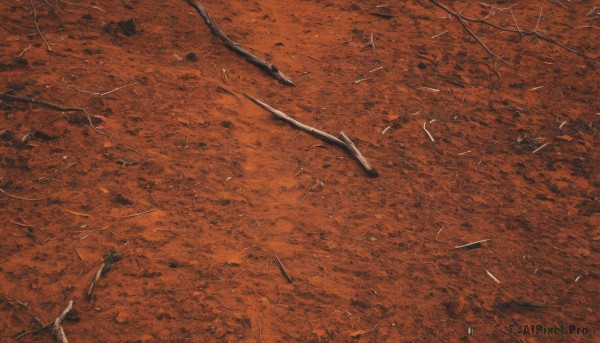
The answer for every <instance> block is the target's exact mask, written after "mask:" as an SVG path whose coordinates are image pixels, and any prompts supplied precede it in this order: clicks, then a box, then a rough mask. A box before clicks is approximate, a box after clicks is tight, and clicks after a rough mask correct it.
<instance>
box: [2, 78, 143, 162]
mask: <svg viewBox="0 0 600 343" xmlns="http://www.w3.org/2000/svg"><path fill="white" fill-rule="evenodd" d="M121 88H122V87H121ZM113 91H114V90H113ZM111 92H112V91H111ZM0 100H4V101H15V102H24V103H28V104H34V105H39V106H44V107H48V108H51V109H54V110H57V111H63V112H83V114H84V115H85V117H86V119H87V121H88V123H89V124H90V126H91V127H92V129H93V130H94V131H96V133H98V134H99V135H102V136H105V137H108V138H110V139H112V140H114V141H117V142H119V144H121V145H122V146H123V147H125V148H126V149H129V150H131V151H133V152H135V153H136V154H138V155H140V156H142V157H143V156H144V155H142V154H141V153H139V152H138V151H137V150H135V149H134V148H132V147H130V146H127V145H125V144H123V143H122V142H121V141H120V140H119V139H118V138H116V137H114V136H112V135H110V134H108V133H105V132H102V131H100V130H99V129H98V128H97V127H96V125H94V122H93V121H92V116H91V115H90V114H89V112H88V111H87V110H86V109H85V108H82V107H68V106H61V105H57V104H53V103H50V102H46V101H41V100H35V99H32V98H25V97H21V96H16V95H12V94H8V93H0Z"/></svg>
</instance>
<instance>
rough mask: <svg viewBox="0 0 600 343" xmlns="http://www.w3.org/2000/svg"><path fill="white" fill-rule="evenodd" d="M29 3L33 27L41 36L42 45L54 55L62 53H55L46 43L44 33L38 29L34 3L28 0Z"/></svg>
mask: <svg viewBox="0 0 600 343" xmlns="http://www.w3.org/2000/svg"><path fill="white" fill-rule="evenodd" d="M29 3H30V4H31V9H32V10H33V22H34V23H35V29H36V30H37V32H38V34H39V35H40V37H42V40H43V41H44V45H46V50H48V52H49V53H52V54H54V55H57V56H62V55H60V54H58V53H56V52H55V51H54V50H52V48H51V47H50V44H48V41H47V40H46V37H44V34H43V33H42V30H40V26H39V25H38V21H37V12H36V10H35V5H34V4H33V0H29ZM51 7H52V6H51Z"/></svg>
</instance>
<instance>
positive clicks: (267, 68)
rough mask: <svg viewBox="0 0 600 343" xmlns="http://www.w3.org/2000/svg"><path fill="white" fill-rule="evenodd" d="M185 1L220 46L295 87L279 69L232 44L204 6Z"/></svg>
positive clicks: (190, 0)
mask: <svg viewBox="0 0 600 343" xmlns="http://www.w3.org/2000/svg"><path fill="white" fill-rule="evenodd" d="M185 1H187V3H188V4H190V6H192V7H193V8H195V9H196V11H197V12H198V14H200V16H202V18H204V21H205V22H206V25H207V26H208V28H209V29H210V32H211V33H212V34H213V36H215V37H217V38H218V39H219V41H221V44H223V45H225V46H226V47H227V48H228V49H230V50H233V51H234V52H236V53H237V54H238V55H240V56H242V57H244V58H245V59H246V60H247V61H248V62H250V63H252V64H254V65H255V66H257V67H260V68H262V69H264V70H265V71H266V72H267V74H269V75H271V76H272V77H273V78H275V79H276V80H277V81H279V82H281V83H282V84H284V85H286V86H295V85H296V84H295V83H294V81H292V79H291V78H290V77H289V76H287V75H285V74H284V73H282V72H281V71H279V69H278V68H277V67H276V66H274V65H272V64H271V63H269V62H267V61H265V60H263V59H261V58H259V57H257V56H256V55H254V54H252V53H251V52H249V51H247V50H246V49H244V48H243V47H242V46H241V45H240V44H237V43H235V42H233V41H232V40H231V39H229V37H227V35H226V34H224V33H223V31H221V29H220V28H219V26H217V24H216V23H215V22H214V21H213V20H212V19H211V17H210V15H209V14H208V12H207V11H206V9H205V8H204V6H202V5H201V4H200V3H198V2H196V1H193V0H185Z"/></svg>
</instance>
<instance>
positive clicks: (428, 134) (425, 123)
mask: <svg viewBox="0 0 600 343" xmlns="http://www.w3.org/2000/svg"><path fill="white" fill-rule="evenodd" d="M426 125H427V122H424V123H423V130H425V133H427V136H429V139H431V141H432V142H435V139H434V138H433V136H432V135H431V133H429V130H427V128H426V127H425V126H426Z"/></svg>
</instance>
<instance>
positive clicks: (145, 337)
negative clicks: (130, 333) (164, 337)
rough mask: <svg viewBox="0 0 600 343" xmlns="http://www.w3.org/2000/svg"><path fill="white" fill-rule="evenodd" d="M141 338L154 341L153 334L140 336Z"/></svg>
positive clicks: (142, 340) (143, 340)
mask: <svg viewBox="0 0 600 343" xmlns="http://www.w3.org/2000/svg"><path fill="white" fill-rule="evenodd" d="M139 339H140V342H152V341H154V337H152V335H148V334H145V335H143V336H140V338H139Z"/></svg>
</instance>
